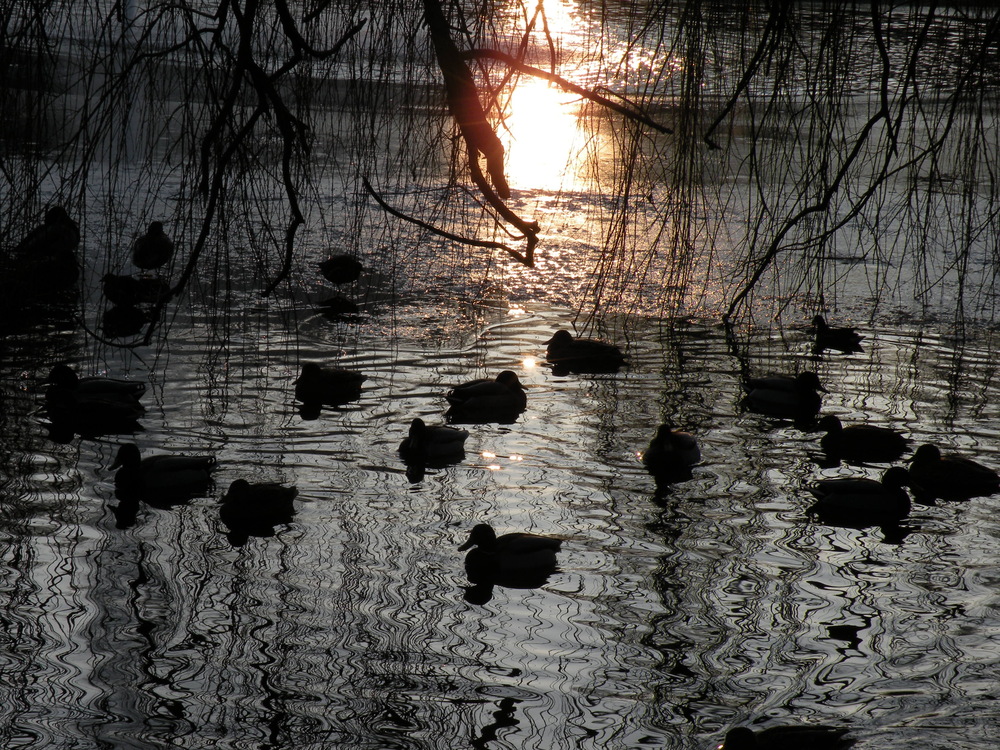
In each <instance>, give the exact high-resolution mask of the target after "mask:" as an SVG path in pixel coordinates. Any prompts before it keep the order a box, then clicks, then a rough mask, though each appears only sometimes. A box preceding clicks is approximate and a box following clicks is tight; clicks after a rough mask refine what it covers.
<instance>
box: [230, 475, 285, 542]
mask: <svg viewBox="0 0 1000 750" xmlns="http://www.w3.org/2000/svg"><path fill="white" fill-rule="evenodd" d="M298 494H299V491H298V489H297V488H295V487H286V486H284V485H282V484H277V483H272V482H259V483H254V484H251V483H250V482H248V481H247V480H246V479H236V480H233V482H232V484H230V485H229V491H228V492H226V494H225V495H223V497H222V507H221V508H220V509H219V517H220V518H221V519H222V522H223V523H224V524H225V525H226V527H227V528H228V529H229V532H230V533H229V540H230V542H232V543H233V544H234V545H236V546H239V545H241V544H245V543H246V540H247V537H251V536H258V537H269V536H274V527H275V526H280V525H281V524H286V523H291V520H292V516H294V515H295V506H294V504H293V502H292V501H293V500H294V499H295V497H296V496H297V495H298Z"/></svg>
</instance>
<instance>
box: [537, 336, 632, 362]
mask: <svg viewBox="0 0 1000 750" xmlns="http://www.w3.org/2000/svg"><path fill="white" fill-rule="evenodd" d="M545 344H546V347H547V348H546V350H545V358H546V360H548V362H549V363H550V364H551V365H552V366H553V370H554V371H563V372H586V373H602V372H617V371H618V369H619V368H620V367H621V366H622V365H623V364H624V363H625V355H623V354H622V351H621V349H619V348H618V347H617V346H616V345H614V344H611V343H608V342H607V341H600V340H599V339H587V338H574V337H573V334H571V333H570V332H569V331H566V330H559V331H556V332H555V333H554V334H553V335H552V338H550V339H549V340H548V341H546V342H545Z"/></svg>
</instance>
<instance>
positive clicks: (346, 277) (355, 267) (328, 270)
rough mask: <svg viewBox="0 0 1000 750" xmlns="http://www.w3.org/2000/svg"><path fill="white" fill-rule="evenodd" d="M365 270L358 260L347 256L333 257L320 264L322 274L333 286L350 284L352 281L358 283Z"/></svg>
mask: <svg viewBox="0 0 1000 750" xmlns="http://www.w3.org/2000/svg"><path fill="white" fill-rule="evenodd" d="M363 270H364V266H363V265H361V262H360V261H359V260H358V259H357V258H355V257H353V256H351V255H345V254H338V255H331V256H330V257H329V258H327V259H326V260H324V261H323V262H322V263H320V264H319V271H320V273H321V274H323V278H325V279H326V280H327V281H329V282H330V283H331V284H350V283H351V282H352V281H357V280H358V278H360V276H361V272H362V271H363Z"/></svg>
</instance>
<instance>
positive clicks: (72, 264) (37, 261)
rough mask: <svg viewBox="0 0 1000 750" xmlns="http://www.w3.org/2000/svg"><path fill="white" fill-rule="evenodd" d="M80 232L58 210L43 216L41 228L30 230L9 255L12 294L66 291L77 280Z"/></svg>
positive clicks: (50, 210)
mask: <svg viewBox="0 0 1000 750" xmlns="http://www.w3.org/2000/svg"><path fill="white" fill-rule="evenodd" d="M79 244H80V228H79V227H78V226H77V224H76V222H75V221H73V219H71V218H70V216H69V214H68V213H66V209H64V208H63V207H62V206H53V207H51V208H49V209H48V211H46V213H45V221H44V223H43V224H41V225H39V226H37V227H35V228H34V229H32V230H31V231H30V232H28V234H26V235H25V236H24V238H23V239H22V240H21V241H20V242H19V243H18V244H17V245H15V246H14V248H13V249H12V251H11V261H12V263H11V267H10V270H9V274H8V276H9V278H8V281H9V282H12V283H11V284H10V287H9V288H10V289H11V290H12V291H14V292H20V291H22V290H31V291H32V292H37V291H46V292H55V291H67V290H69V289H71V288H73V287H74V286H75V285H76V282H77V280H78V279H79V277H80V264H79V262H78V260H77V257H76V253H75V250H76V247H77V245H79Z"/></svg>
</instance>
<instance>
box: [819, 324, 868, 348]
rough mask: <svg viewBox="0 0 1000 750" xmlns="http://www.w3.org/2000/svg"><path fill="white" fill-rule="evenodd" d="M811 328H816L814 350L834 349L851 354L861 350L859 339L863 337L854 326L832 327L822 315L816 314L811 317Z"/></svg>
mask: <svg viewBox="0 0 1000 750" xmlns="http://www.w3.org/2000/svg"><path fill="white" fill-rule="evenodd" d="M812 324H813V328H814V329H815V330H816V344H815V346H814V347H813V349H814V351H816V352H822V351H823V350H825V349H836V350H837V351H839V352H844V353H845V354H852V353H854V352H860V351H861V339H863V338H864V336H862V335H861V334H859V333H858V332H857V329H854V328H846V327H845V328H834V327H832V326H830V325H828V324H827V322H826V319H825V318H824V317H823V316H822V315H817V316H816V317H814V318H813V319H812Z"/></svg>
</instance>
